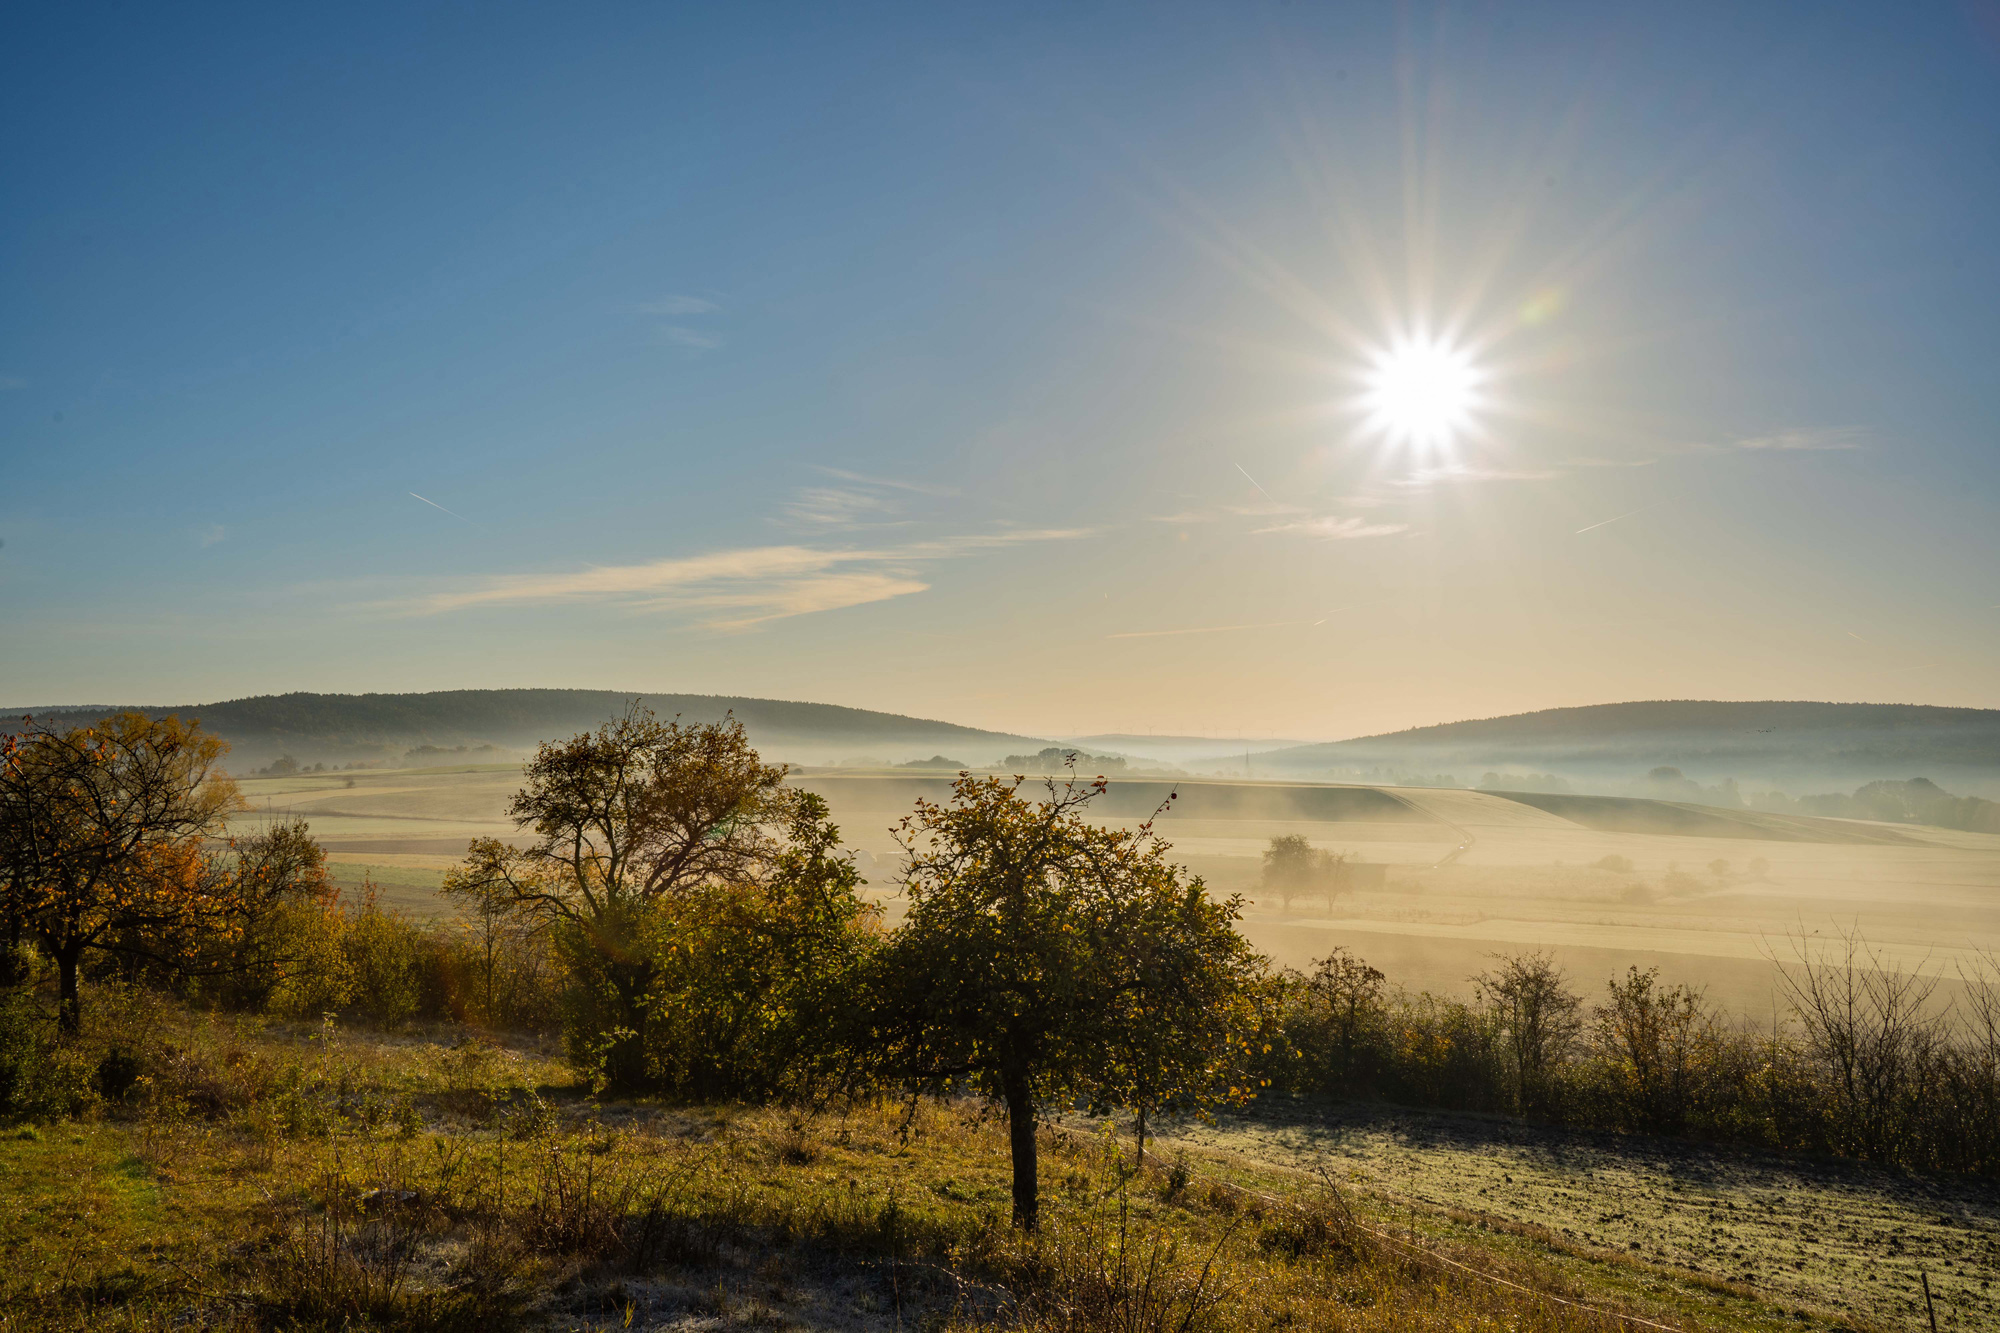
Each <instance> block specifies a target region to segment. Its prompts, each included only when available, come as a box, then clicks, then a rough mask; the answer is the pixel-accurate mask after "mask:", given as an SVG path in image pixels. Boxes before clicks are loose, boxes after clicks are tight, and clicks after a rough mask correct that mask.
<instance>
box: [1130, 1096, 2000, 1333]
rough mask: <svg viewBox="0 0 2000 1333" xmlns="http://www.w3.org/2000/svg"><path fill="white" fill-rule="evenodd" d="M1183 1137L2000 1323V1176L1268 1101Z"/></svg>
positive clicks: (1635, 1245)
mask: <svg viewBox="0 0 2000 1333" xmlns="http://www.w3.org/2000/svg"><path fill="white" fill-rule="evenodd" d="M1178 1137H1179V1138H1181V1139H1182V1140H1184V1141H1185V1142H1187V1143H1190V1144H1199V1145H1202V1146H1204V1147H1212V1148H1221V1149H1224V1150H1227V1151H1230V1152H1234V1153H1238V1154H1241V1155H1243V1156H1245V1157H1249V1158H1253V1159H1256V1160H1261V1161H1266V1162H1272V1163H1278V1164H1283V1165H1291V1166H1301V1167H1316V1166H1318V1165H1320V1164H1321V1163H1328V1164H1333V1165H1335V1166H1336V1167H1337V1168H1338V1169H1340V1170H1342V1171H1343V1172H1345V1173H1347V1174H1348V1175H1350V1176H1352V1177H1354V1178H1357V1179H1359V1180H1361V1181H1362V1182H1364V1183H1365V1186H1366V1187H1367V1188H1370V1189H1373V1190H1376V1191H1379V1192H1380V1193H1382V1194H1383V1195H1385V1196H1386V1197H1389V1198H1393V1199H1404V1200H1409V1201H1413V1202H1417V1203H1421V1204H1427V1205H1430V1206H1433V1207H1445V1208H1461V1209H1466V1210H1468V1211H1474V1212H1481V1213H1486V1214H1489V1215H1492V1216H1494V1217H1498V1218H1503V1219H1506V1220H1508V1221H1513V1222H1525V1223H1534V1224H1538V1225H1541V1226H1544V1227H1548V1228H1550V1229H1551V1230H1553V1231H1556V1232H1559V1233H1560V1234H1562V1235H1563V1236H1565V1237H1567V1238H1570V1239H1572V1240H1574V1241H1575V1242H1576V1243H1577V1244H1579V1245H1588V1246H1594V1247H1598V1248H1602V1249H1619V1250H1624V1251H1626V1252H1628V1253H1630V1254H1632V1255H1633V1256H1634V1257H1643V1258H1645V1259H1648V1260H1650V1261H1652V1262H1654V1263H1658V1264H1663V1265H1668V1266H1671V1267H1676V1268H1680V1269H1684V1270H1687V1271H1689V1272H1693V1273H1700V1274H1704V1275H1706V1276H1708V1277H1712V1278H1724V1279H1728V1280H1730V1281H1735V1282H1742V1283H1745V1284H1747V1285H1750V1286H1753V1287H1756V1288H1759V1289H1761V1290H1764V1291H1768V1292H1771V1293H1773V1294H1774V1295H1780V1296H1782V1297H1784V1298H1786V1299H1789V1300H1792V1301H1797V1302H1800V1303H1802V1304H1808V1305H1812V1306H1817V1307H1819V1308H1821V1309H1826V1310H1830V1311H1841V1312H1849V1313H1852V1314H1855V1315H1860V1316H1863V1317H1866V1318H1869V1319H1873V1320H1876V1321H1879V1322H1881V1323H1883V1324H1887V1325H1890V1326H1893V1327H1902V1328H1918V1327H1922V1326H1924V1314H1923V1296H1922V1293H1921V1290H1920V1289H1919V1287H1918V1274H1919V1272H1920V1271H1924V1272H1928V1273H1929V1274H1930V1281H1931V1290H1932V1293H1933V1294H1934V1296H1935V1297H1936V1298H1937V1301H1938V1324H1939V1327H1940V1328H1966V1329H1973V1328H1979V1329H2000V1293H1996V1291H1995V1288H1994V1283H1995V1282H1996V1281H2000V1187H1995V1186H1993V1185H1992V1184H1990V1183H1989V1184H1982V1183H1979V1182H1975V1181H1967V1180H1930V1179H1922V1178H1916V1177H1908V1176H1903V1175H1899V1174H1896V1173H1893V1172H1888V1171H1879V1170H1875V1169H1873V1168H1870V1167H1866V1166H1862V1165H1855V1164H1847V1163H1823V1162H1815V1161H1805V1160H1800V1159H1793V1158H1786V1157H1779V1156H1775V1155H1771V1154H1761V1153H1748V1152H1734V1151H1728V1150H1719V1149H1711V1148H1699V1147H1693V1146H1690V1145H1686V1144H1681V1143H1676V1142H1672V1141H1667V1140H1658V1139H1637V1138H1623V1137H1620V1136H1618V1135H1611V1134H1596V1133H1582V1132H1566V1131H1553V1130H1547V1129H1541V1128H1537V1127H1534V1126H1529V1125H1522V1124H1517V1123H1515V1122H1512V1121H1508V1120H1503V1119H1499V1118H1495V1117H1485V1116H1470V1115H1445V1114H1432V1113H1426V1112H1417V1111H1404V1110H1397V1109H1393V1108H1382V1107H1353V1108H1342V1109H1337V1110H1334V1111H1331V1112H1327V1113H1324V1114H1320V1113H1312V1114H1305V1113H1296V1114H1294V1113H1287V1112H1285V1111H1282V1110H1269V1109H1267V1110H1266V1111H1265V1112H1263V1113H1262V1114H1260V1115H1259V1116H1257V1117H1255V1118H1230V1119H1224V1120H1221V1121H1219V1122H1218V1123H1217V1124H1215V1125H1213V1126H1203V1125H1192V1126H1187V1127H1184V1128H1183V1129H1181V1130H1180V1132H1179V1135H1178ZM1162 1141H1163V1142H1167V1141H1168V1140H1162Z"/></svg>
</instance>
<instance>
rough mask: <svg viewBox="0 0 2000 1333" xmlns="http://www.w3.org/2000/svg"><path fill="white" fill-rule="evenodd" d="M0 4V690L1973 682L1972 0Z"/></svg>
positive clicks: (1333, 703) (1373, 693)
mask: <svg viewBox="0 0 2000 1333" xmlns="http://www.w3.org/2000/svg"><path fill="white" fill-rule="evenodd" d="M1808 19H1809V20H1810V21H1807V20H1808ZM13 36H14V40H13V41H12V42H10V44H9V50H8V52H7V53H6V54H5V55H3V56H0V61H4V62H5V68H6V69H7V70H8V73H9V78H8V79H7V80H6V86H5V88H4V90H0V106H5V107H6V109H7V110H9V111H11V112H12V113H13V114H12V117H11V119H12V120H13V122H14V123H16V124H23V125H34V126H36V127H37V128H36V132H35V133H33V134H22V135H17V136H15V137H14V138H13V139H12V140H10V141H9V142H8V143H7V144H6V145H4V146H0V155H4V156H0V161H4V162H5V164H6V169H7V172H8V176H9V178H10V179H12V180H16V181H21V182H33V186H32V188H24V189H22V190H19V191H17V192H16V193H15V197H14V199H13V207H11V208H10V209H9V210H8V212H7V215H6V216H5V218H4V219H0V237H4V241H5V244H4V246H0V438H4V439H5V440H6V441H7V445H6V461H7V467H8V478H9V483H8V485H7V486H6V487H5V488H4V490H0V542H4V546H0V605H4V607H5V609H6V612H7V624H8V633H7V634H6V635H5V636H4V637H0V686H4V692H5V694H6V695H8V696H11V697H14V698H20V699H41V700H45V701H46V700H65V701H69V702H74V703H91V702H100V701H104V700H114V701H115V700H121V699H130V700H151V701H165V700H202V701H209V700H222V699H229V698H237V697H242V696H246V695H251V694H264V693H282V692H286V691H292V690H317V691H332V692H372V691H384V692H388V691H405V690H435V689H458V688H487V687H496V688H505V687H517V686H547V687H576V688H584V687H589V688H605V687H616V688H621V689H638V690H657V691H661V692H675V693H707V694H731V695H747V696H758V697H769V698H781V699H800V700H812V701H821V702H828V703H835V704H842V705H847V706H852V707H859V708H868V709H875V710H880V711H886V712H896V713H903V714H908V715H913V716H920V717H928V718H936V719H941V720H948V721H951V722H954V723H959V724H963V725H967V726H975V727H982V728H988V729H993V730H1000V731H1007V732H1013V733H1020V734H1026V735H1053V736H1086V735H1094V734H1103V733H1127V734H1144V733H1147V732H1149V731H1150V732H1160V733H1172V734H1177V735H1208V736H1231V737H1236V736H1246V735H1247V736H1259V735H1263V736H1274V737H1296V738H1300V739H1306V740H1331V739H1337V738H1345V737H1359V736H1368V735H1375V734H1380V733H1384V732H1390V731H1395V730H1399V729H1402V728H1406V727H1413V726H1425V725H1430V724H1434V723H1442V722H1449V721H1455V720H1461V719H1470V718H1482V717H1495V716H1503V715H1509V714H1514V713H1521V712H1527V711H1532V710H1536V709H1541V708H1549V707H1566V706H1577V705H1585V704H1593V703H1612V702H1624V701H1628V700H1643V699H1661V698H1668V699H1694V698H1700V699H1725V700H1727V699H1738V700H1742V699H1798V700H1827V701H1867V702H1909V703H1926V704H1940V705H1951V706H1966V707H2000V671H1996V670H1995V667H1996V665H2000V607H1996V606H1995V601H1996V597H1995V594H1994V593H1993V591H1992V576H1993V570H1994V568H1995V566H1996V557H2000V504H1996V500H2000V450H1996V449H1995V448H1994V425H1995V422H1996V421H2000V379H1996V378H1995V377H1994V376H1993V375H1992V374H1991V373H1990V370H1989V367H1990V365H1991V364H1992V362H1993V359H1994V351H1995V348H1994V342H1995V329H1994V320H1993V315H1992V312H1993V311H1994V310H1995V309H2000V252H1996V250H1995V249H1994V247H1993V246H1992V245H1991V244H1990V243H1989V241H1988V239H1987V237H1986V235H1985V232H1986V230H1987V224H1986V222H1985V219H1989V218H1991V217H1992V216H1994V214H1995V204H1996V201H2000V160H1996V159H1995V158H1994V156H1993V154H1992V153H1991V152H1990V151H1989V148H1988V145H1987V142H1986V137H1987V136H1985V135H1984V133H1983V132H1982V127H1990V126H1991V125H1992V124H1994V123H1996V119H2000V19H1995V17H1994V11H1993V10H1992V9H1991V7H1990V6H1982V5H1966V6H1952V7H1940V8H1937V9H1912V10H1894V11H1888V10H1881V11H1868V10H1850V11H1826V10H1822V9H1819V8H1813V9H1806V8H1805V7H1803V6H1784V5H1780V6H1771V7H1767V8H1764V9H1759V10H1756V11H1753V12H1745V11H1743V10H1741V9H1740V8H1739V7H1733V6H1696V7H1681V8H1677V9H1675V10H1673V11H1672V12H1670V13H1669V12H1664V11H1657V10H1654V9H1650V8H1647V7H1641V6H1622V7H1604V6H1584V5H1571V4H1539V5H1531V6H1514V7H1508V8H1506V9H1505V10H1502V11H1486V10H1474V9H1468V8H1462V7H1458V6H1452V5H1423V6H1416V7H1406V8H1404V9H1401V10H1396V11H1390V10H1383V11H1381V12H1379V13H1374V12H1370V13H1356V12H1348V11H1314V10H1300V9H1294V8H1277V7H1271V8H1265V9H1253V10H1245V9H1241V8H1227V9H1206V8H1201V7H1195V6H1170V7H1161V8H1148V9H1145V10H1137V9H1119V8H1110V9H1104V10H1098V11H1093V12H1089V13H1079V12H1075V11H1070V10H1036V11H1025V12H1020V13H1014V14H1009V15H1004V16H1003V15H999V14H996V13H971V12H961V13H946V12H939V11H936V10H934V9H932V8H928V7H914V6H911V7H893V6H892V7H884V8H881V9H877V10H872V11H869V12H868V13H866V14H862V15H834V14H830V13H821V12H815V11H808V10H793V11H780V12H779V13H777V14H774V15H767V16H763V17H752V16H749V15H746V14H737V13H730V12H724V11H716V12H712V13H706V14H703V13H695V12H692V11H689V12H681V13H664V12H660V11H655V10H647V9H638V8H631V9H615V8H614V9H610V10H604V11H600V12H599V13H598V14H597V15H596V17H595V19H594V20H593V21H590V22H579V21H575V16H569V17H567V18H561V19H559V18H557V17H556V16H554V15H551V14H545V13H537V12H536V11H533V10H529V9H523V8H508V7H501V8H495V9H490V10H484V11H481V13H480V14H479V15H478V16H477V17H476V18H475V17H474V16H472V15H470V14H466V13H461V12H459V11H449V10H443V9H437V8H434V7H428V6H417V7H391V6H357V7H350V8H347V9H343V10H341V11H339V12H337V13H324V14H297V13H292V14H285V13H272V12H264V11H257V10H252V9H247V8H245V9H240V10H226V9H212V10H208V11H205V14H204V17H203V18H202V19H201V21H199V22H188V21H184V20H183V19H182V18H181V17H178V16H171V15H167V14H164V13H153V12H147V11H126V10H118V11H114V10H112V9H109V8H104V9H93V8H91V7H87V6H86V7H74V8H66V9H64V10H61V11H43V12H37V13H33V14H26V15H24V16H23V17H22V20H21V22H20V23H19V24H18V25H17V27H16V30H15V32H14V34H13ZM1412 376H1415V379H1414V380H1413V379H1412V378H1411V377H1412ZM1441 404H1442V405H1441Z"/></svg>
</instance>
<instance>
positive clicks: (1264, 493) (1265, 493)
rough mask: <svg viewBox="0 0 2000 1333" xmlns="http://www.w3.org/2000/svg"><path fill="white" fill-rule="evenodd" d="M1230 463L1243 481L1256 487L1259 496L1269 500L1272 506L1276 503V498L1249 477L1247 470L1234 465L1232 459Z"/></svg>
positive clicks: (1240, 465)
mask: <svg viewBox="0 0 2000 1333" xmlns="http://www.w3.org/2000/svg"><path fill="white" fill-rule="evenodd" d="M1231 462H1232V463H1233V464H1234V466H1235V468H1236V470H1237V471H1238V472H1241V473H1242V474H1243V480H1245V481H1247V482H1249V483H1250V484H1251V485H1252V486H1256V487H1257V490H1258V493H1259V494H1261V495H1262V496H1263V497H1264V498H1265V499H1266V500H1269V501H1270V502H1271V503H1272V504H1276V503H1278V497H1276V496H1275V495H1272V494H1271V493H1270V492H1269V491H1267V490H1265V489H1264V488H1263V487H1262V486H1261V485H1259V484H1258V482H1257V479H1256V478H1255V477H1253V476H1251V475H1250V473H1249V470H1248V469H1246V468H1245V467H1244V466H1243V465H1242V464H1241V463H1236V462H1235V460H1233V459H1232V460H1231Z"/></svg>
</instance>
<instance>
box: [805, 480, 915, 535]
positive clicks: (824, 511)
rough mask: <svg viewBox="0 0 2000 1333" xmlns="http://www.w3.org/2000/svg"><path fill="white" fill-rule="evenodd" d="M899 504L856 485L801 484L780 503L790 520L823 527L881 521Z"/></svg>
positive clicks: (895, 511)
mask: <svg viewBox="0 0 2000 1333" xmlns="http://www.w3.org/2000/svg"><path fill="white" fill-rule="evenodd" d="M901 507H902V506H901V505H899V504H898V503H897V502H896V501H895V500H893V499H891V498H890V497H889V496H886V495H884V494H882V493H881V492H880V491H872V490H864V489H862V488H860V487H856V486H802V487H800V488H799V489H798V490H796V491H793V492H792V498H791V499H789V500H787V501H785V503H784V506H783V508H784V511H785V517H786V518H788V519H790V520H791V521H792V522H794V523H804V524H809V525H812V526H816V527H826V528H833V527H843V528H844V527H854V526H857V525H860V524H864V523H880V522H882V521H883V520H884V519H885V518H887V517H888V516H889V515H892V514H895V513H897V512H898V511H899V510H900V509H901Z"/></svg>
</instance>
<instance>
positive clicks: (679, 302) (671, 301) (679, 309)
mask: <svg viewBox="0 0 2000 1333" xmlns="http://www.w3.org/2000/svg"><path fill="white" fill-rule="evenodd" d="M635 308H636V309H637V310H638V312H639V313H640V314H642V315H712V314H714V313H716V312H717V311H718V310H720V309H722V307H721V306H719V305H717V304H716V303H715V302H713V301H704V300H702V299H701V298H700V297H699V296H669V297H665V298H663V299H661V300H658V301H642V302H640V303H639V305H638V306H637V307H635Z"/></svg>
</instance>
